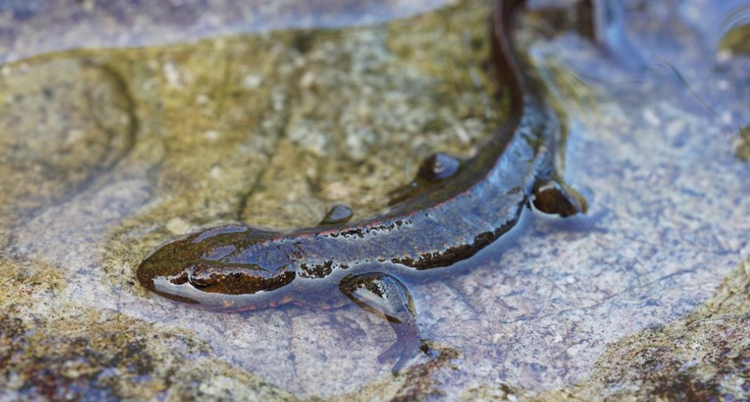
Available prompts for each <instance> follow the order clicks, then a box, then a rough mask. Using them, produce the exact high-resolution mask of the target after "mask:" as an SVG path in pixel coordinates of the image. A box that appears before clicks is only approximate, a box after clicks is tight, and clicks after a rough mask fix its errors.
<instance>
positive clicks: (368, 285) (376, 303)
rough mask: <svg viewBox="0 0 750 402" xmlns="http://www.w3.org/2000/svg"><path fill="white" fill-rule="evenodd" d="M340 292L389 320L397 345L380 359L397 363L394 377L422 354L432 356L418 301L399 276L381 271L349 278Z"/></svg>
mask: <svg viewBox="0 0 750 402" xmlns="http://www.w3.org/2000/svg"><path fill="white" fill-rule="evenodd" d="M339 289H340V290H341V292H342V293H343V294H344V295H346V297H348V298H349V299H350V300H352V301H353V302H354V303H356V304H357V305H358V306H360V307H362V308H363V309H365V310H367V311H369V312H371V313H373V314H376V315H379V316H381V317H383V318H385V319H386V320H388V323H389V324H390V325H391V328H393V330H394V331H395V332H396V343H394V344H393V345H392V346H391V347H390V348H389V349H388V350H386V351H385V352H383V353H382V354H381V355H380V356H378V360H379V361H380V362H381V363H382V362H385V361H388V360H396V363H395V364H394V365H393V369H392V372H393V374H394V375H398V373H399V372H400V371H401V369H402V368H403V367H404V366H405V365H406V363H408V362H409V361H410V360H412V359H413V358H415V357H416V356H418V355H419V353H425V354H427V355H430V356H432V354H433V353H432V350H431V349H430V347H429V346H428V345H427V344H426V343H425V342H424V341H423V340H422V339H421V338H420V331H419V326H418V325H417V321H416V314H417V313H416V309H415V308H414V300H413V299H412V297H411V294H409V290H408V289H407V288H406V286H404V284H403V283H401V281H399V280H398V279H397V278H396V277H394V276H391V275H388V274H384V273H380V272H369V273H365V274H359V275H348V276H346V277H344V279H342V280H341V283H340V284H339Z"/></svg>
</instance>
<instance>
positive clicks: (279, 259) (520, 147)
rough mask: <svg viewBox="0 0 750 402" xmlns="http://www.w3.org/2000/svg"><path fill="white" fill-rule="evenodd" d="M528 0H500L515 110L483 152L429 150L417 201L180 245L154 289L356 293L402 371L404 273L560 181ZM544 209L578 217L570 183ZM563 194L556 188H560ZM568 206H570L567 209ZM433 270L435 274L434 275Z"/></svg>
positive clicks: (490, 237)
mask: <svg viewBox="0 0 750 402" xmlns="http://www.w3.org/2000/svg"><path fill="white" fill-rule="evenodd" d="M518 3H520V1H505V2H498V5H497V7H496V10H495V12H494V15H493V20H492V37H493V45H494V48H495V62H496V65H497V70H498V71H499V74H498V75H499V77H498V79H500V80H503V81H504V83H505V87H506V88H507V90H508V91H509V95H510V98H511V109H512V110H511V113H510V116H511V117H510V119H509V121H508V122H507V123H506V125H505V126H504V127H503V128H501V129H499V130H498V131H497V132H496V133H495V135H494V136H493V137H492V138H491V139H490V140H489V142H488V144H486V145H485V146H484V147H483V148H482V149H483V150H482V152H480V153H479V154H478V155H476V156H475V157H474V158H472V159H470V160H467V161H456V160H453V159H451V157H449V156H446V155H437V156H433V157H431V158H428V159H427V160H426V161H425V164H424V165H423V166H422V167H421V168H420V170H419V175H418V177H417V178H416V179H415V181H414V183H413V184H412V188H413V191H408V192H407V193H409V194H410V196H409V197H408V198H406V199H405V200H403V201H401V202H399V203H398V204H396V205H393V207H392V208H391V210H389V211H388V212H386V213H385V214H383V215H381V216H378V217H375V218H371V219H366V220H361V221H358V222H353V223H345V224H331V225H324V226H319V227H314V228H306V229H300V230H296V231H293V232H290V233H279V232H273V231H267V230H261V229H257V228H253V227H249V226H245V225H242V224H233V225H227V226H221V227H216V228H211V229H207V230H204V231H201V232H198V233H194V234H192V235H189V236H187V237H186V238H184V239H181V240H178V241H175V242H172V243H169V244H167V245H165V246H164V247H162V248H161V249H159V250H157V251H156V252H155V253H154V254H152V255H151V256H149V257H148V258H147V259H146V260H145V261H144V262H143V263H142V264H141V265H140V266H139V267H138V279H139V281H140V283H141V284H142V285H143V286H144V287H146V288H147V289H149V290H151V291H153V292H155V293H157V294H159V295H162V296H164V297H167V298H170V299H173V300H178V301H182V302H186V303H191V304H193V305H194V306H196V307H199V308H205V309H211V310H222V311H243V310H254V309H259V308H267V307H273V306H278V305H282V304H288V303H295V304H309V303H314V304H315V305H318V306H321V307H324V308H325V307H328V306H335V305H340V304H341V303H342V302H344V301H346V298H348V299H350V300H352V301H354V302H355V303H356V304H358V305H360V306H361V307H363V308H365V309H367V310H368V311H371V312H374V313H377V314H380V315H382V316H384V318H386V319H387V320H388V321H389V322H390V323H391V325H392V326H393V328H394V330H395V331H396V333H397V335H398V341H397V342H396V344H395V345H394V347H393V348H391V350H389V352H388V353H387V354H388V355H395V356H396V357H399V356H400V359H399V361H398V363H397V364H396V366H395V367H394V371H397V370H398V369H399V368H400V367H401V366H402V365H403V364H404V362H406V361H408V359H409V358H411V357H413V355H414V353H415V352H418V351H419V350H422V351H427V350H428V348H427V347H426V346H424V343H422V341H421V340H420V339H419V330H418V326H417V325H416V321H415V318H414V316H415V311H414V307H413V304H412V303H411V296H410V295H409V293H408V289H407V288H406V287H405V286H404V285H403V283H401V281H400V280H399V279H398V277H399V276H413V275H414V273H415V272H418V271H421V270H426V269H432V268H439V267H449V266H451V265H454V264H455V263H457V262H459V261H462V260H465V259H468V258H469V257H472V256H473V255H475V254H476V253H477V252H478V251H479V250H481V249H482V248H484V247H486V246H487V245H489V244H491V243H493V242H495V241H496V240H497V239H498V238H499V237H501V236H502V235H503V234H505V233H507V232H508V231H509V230H510V229H511V228H513V227H514V226H515V225H516V223H517V222H518V220H519V217H520V216H521V213H522V211H523V210H524V208H525V207H526V205H527V204H528V203H529V200H530V199H531V198H532V197H533V193H534V188H535V185H536V187H537V188H539V185H538V183H542V182H543V183H550V182H552V181H554V180H555V178H556V174H555V172H554V163H553V153H554V152H555V150H556V147H557V142H558V141H559V136H560V132H561V127H560V123H559V121H558V118H557V116H556V115H555V113H554V112H553V111H552V110H551V108H550V107H549V106H548V105H547V104H546V103H545V102H544V99H543V97H542V96H541V88H540V84H538V83H536V82H534V81H533V80H532V79H531V78H529V76H528V75H526V76H525V75H522V74H521V72H520V68H519V61H518V59H517V57H516V55H515V54H514V53H513V51H512V49H511V45H510V43H509V40H508V34H509V30H510V29H509V23H510V18H509V17H510V14H511V13H512V10H513V9H514V8H515V6H516V5H517V4H518ZM544 188H545V191H546V192H545V194H544V197H543V200H544V201H545V202H544V212H548V213H559V214H561V215H566V216H567V215H572V214H574V213H578V212H582V210H583V208H584V205H585V204H577V205H573V204H571V203H570V202H562V203H559V205H557V206H556V200H563V201H569V200H573V199H576V197H575V196H571V195H569V194H564V192H565V191H566V189H567V187H564V186H562V185H559V186H550V185H546V186H544ZM555 191H557V192H560V193H561V194H557V195H554V194H551V193H550V192H555ZM557 207H559V208H557ZM422 275H424V274H422Z"/></svg>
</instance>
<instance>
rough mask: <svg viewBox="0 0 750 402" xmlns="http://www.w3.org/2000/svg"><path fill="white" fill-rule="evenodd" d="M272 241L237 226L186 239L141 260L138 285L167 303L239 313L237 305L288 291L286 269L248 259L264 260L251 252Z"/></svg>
mask: <svg viewBox="0 0 750 402" xmlns="http://www.w3.org/2000/svg"><path fill="white" fill-rule="evenodd" d="M272 236H273V233H271V232H265V231H260V230H257V229H254V228H250V227H247V226H243V225H227V226H220V227H217V228H211V229H207V230H204V231H202V232H198V233H195V234H192V235H190V236H188V237H186V238H184V239H182V240H177V241H174V242H172V243H169V244H166V245H164V246H163V247H161V248H160V249H158V250H157V251H156V252H155V253H153V254H152V255H150V256H149V257H148V258H146V259H145V260H144V261H143V262H142V263H141V265H140V266H138V273H137V276H138V281H139V282H140V283H141V285H143V286H144V287H145V288H146V289H148V290H150V291H152V292H154V293H157V294H159V295H161V296H164V297H167V298H170V299H173V300H177V301H181V302H187V303H196V304H199V305H200V307H205V308H207V309H222V310H226V309H233V308H239V307H238V306H236V304H237V303H238V302H239V300H240V299H243V300H244V299H247V298H248V297H251V296H253V295H256V294H259V293H264V292H268V291H271V290H275V289H278V288H280V287H283V286H285V285H288V284H289V283H291V282H292V281H293V280H294V278H295V276H296V273H295V271H294V268H293V267H292V266H291V264H278V263H276V264H268V263H269V261H264V260H263V258H262V257H261V258H257V257H256V256H254V254H261V255H262V254H264V253H254V252H253V251H254V249H256V248H258V247H262V246H263V243H264V240H267V239H269V238H271V237H272ZM264 265H272V266H271V267H266V266H264ZM243 307H245V308H248V307H249V306H243Z"/></svg>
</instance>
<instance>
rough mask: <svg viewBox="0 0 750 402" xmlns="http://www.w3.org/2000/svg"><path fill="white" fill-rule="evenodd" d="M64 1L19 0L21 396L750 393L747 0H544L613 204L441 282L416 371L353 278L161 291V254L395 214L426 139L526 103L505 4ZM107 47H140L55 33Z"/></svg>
mask: <svg viewBox="0 0 750 402" xmlns="http://www.w3.org/2000/svg"><path fill="white" fill-rule="evenodd" d="M63 3H64V2H60V4H59V5H58V6H55V5H53V4H51V2H46V1H41V0H40V1H30V2H18V1H10V2H6V3H2V5H0V21H3V23H4V24H3V25H2V27H3V28H2V29H0V46H2V50H3V60H8V63H6V64H5V65H3V66H2V67H1V68H0V102H2V105H3V107H2V108H0V160H1V161H2V163H0V188H2V191H0V245H1V246H2V251H0V273H2V275H3V278H4V281H3V284H2V285H0V399H10V400H13V399H53V400H59V399H70V398H73V399H83V398H89V399H90V400H102V399H112V400H116V399H123V398H132V399H136V400H146V399H167V400H191V399H192V400H237V399H255V400H294V399H309V398H325V399H333V400H373V399H376V400H389V399H393V398H395V399H396V400H413V399H447V400H459V399H479V400H503V399H504V400H512V401H513V400H555V401H556V400H570V399H578V400H597V399H605V398H611V399H618V400H619V399H623V400H637V399H644V400H650V399H657V398H661V399H666V400H689V399H692V400H711V399H712V398H724V399H726V400H732V398H735V399H747V397H748V394H750V388H748V387H750V382H748V381H750V379H748V376H750V371H749V370H750V369H749V368H748V367H749V365H750V355H748V352H747V350H748V343H750V339H749V338H748V337H749V336H750V335H748V334H750V331H748V330H749V329H750V326H749V323H748V317H750V300H749V299H750V273H749V269H750V262H748V256H750V238H749V236H748V234H750V219H748V216H750V180H749V179H750V164H748V163H747V159H748V157H747V152H748V151H747V147H748V145H747V144H748V134H747V127H749V126H750V115H749V114H748V112H747V110H750V104H749V102H750V97H749V95H748V89H747V88H748V86H747V83H748V79H750V77H749V76H748V71H750V68H749V67H750V57H749V56H748V53H747V49H746V48H743V47H742V43H743V42H742V41H741V40H738V39H736V37H737V35H739V34H738V33H737V32H741V31H742V30H743V29H745V28H743V26H742V25H741V24H740V23H736V21H740V22H741V21H743V19H742V18H739V17H736V13H737V10H740V11H739V12H740V16H741V15H743V14H742V12H743V11H742V10H747V9H748V8H747V4H744V5H743V4H742V2H740V1H728V2H726V4H725V5H723V6H722V7H713V8H712V7H708V6H707V3H708V2H707V1H704V0H688V1H683V2H677V1H671V0H670V1H664V2H646V1H642V0H632V1H627V2H622V4H623V5H624V6H623V12H624V15H626V16H628V17H627V18H626V23H624V24H623V26H622V27H619V28H620V29H621V30H622V32H623V34H622V35H623V37H624V38H625V39H626V40H627V41H630V42H632V43H633V44H635V45H634V46H632V48H635V49H638V53H637V54H630V53H627V52H625V51H624V50H623V49H624V48H622V47H620V48H618V47H615V48H614V49H613V51H609V52H607V51H604V50H603V48H602V46H601V45H599V44H597V43H595V42H593V41H592V39H591V38H590V37H587V36H585V34H586V33H587V32H590V29H585V27H584V29H581V28H580V27H581V26H585V23H584V22H582V21H579V20H576V15H578V11H580V8H579V7H577V5H576V4H574V2H565V3H559V4H557V5H556V7H561V8H562V7H568V8H565V9H550V8H549V7H550V6H545V5H544V4H545V2H531V3H532V7H531V10H529V11H528V12H527V13H525V16H524V17H523V18H522V19H520V20H519V21H518V28H519V31H518V39H519V42H520V43H521V44H522V48H523V49H525V51H524V52H525V53H526V52H527V53H528V54H529V55H530V58H531V60H532V61H533V62H534V64H535V65H536V66H537V68H538V69H539V72H540V74H539V76H540V77H542V78H543V79H544V80H545V82H546V84H547V85H548V87H549V96H550V97H551V99H553V102H554V103H555V105H556V107H558V108H559V110H560V112H561V114H562V115H563V116H565V118H566V122H567V127H568V129H569V133H568V136H567V151H568V152H567V154H566V156H565V176H566V178H567V179H568V181H569V182H570V183H571V184H572V185H573V186H575V187H576V188H578V189H579V190H581V192H582V193H584V195H585V196H587V198H588V200H589V204H590V211H589V215H588V217H586V218H583V219H575V220H572V221H571V220H569V221H561V220H558V219H551V218H543V217H538V216H537V217H535V216H533V214H528V217H529V219H527V220H526V222H525V225H526V230H525V231H524V232H523V233H522V234H521V235H520V236H519V239H518V241H517V242H515V244H513V245H512V247H510V249H508V250H507V251H505V252H504V253H502V254H500V253H499V251H498V250H494V249H490V250H487V252H485V253H483V254H482V255H480V256H479V258H477V259H476V260H475V261H474V262H473V264H474V265H476V266H475V267H472V269H470V270H468V272H467V273H466V274H462V275H459V276H453V277H443V278H442V279H440V280H435V281H432V282H428V283H424V284H420V285H417V286H413V287H412V288H411V291H412V294H413V296H414V298H415V302H416V306H417V310H418V311H419V316H418V322H419V324H420V326H421V328H422V329H423V335H424V336H425V337H426V338H428V339H430V340H431V342H432V344H433V345H434V347H435V348H436V350H438V351H439V356H438V357H437V358H435V359H432V360H430V359H428V358H427V357H424V356H422V357H420V358H418V359H417V360H415V361H414V362H413V363H412V364H411V366H410V368H409V369H408V370H407V371H406V372H405V373H404V374H403V375H401V376H399V377H393V376H392V375H391V374H390V365H389V364H388V363H384V364H381V363H378V361H377V355H378V354H379V353H381V352H382V351H384V350H385V349H387V347H388V346H390V344H391V343H392V342H393V340H394V338H395V335H394V334H393V333H392V332H391V330H390V328H389V327H388V325H387V324H386V323H385V322H383V321H382V320H381V319H379V318H378V317H376V316H374V315H371V314H368V313H366V312H364V311H362V310H361V309H359V308H357V307H355V306H351V307H344V308H340V309H336V310H332V311H318V310H315V309H311V308H296V307H295V308H286V309H270V310H262V311H256V312H251V313H247V314H220V313H209V312H205V311H200V310H197V309H193V308H190V307H189V306H185V305H179V304H175V303H172V302H170V301H167V300H164V299H161V298H159V297H157V296H154V295H152V294H149V293H148V292H146V291H145V290H144V289H143V288H141V287H140V285H138V283H137V281H136V280H135V268H136V267H137V265H138V264H139V263H140V261H141V260H142V259H143V258H144V257H145V256H146V255H148V253H149V252H151V251H153V250H154V249H155V248H156V247H157V246H159V245H160V244H163V243H164V242H167V241H169V240H172V239H174V238H176V237H178V236H180V235H182V234H186V233H189V232H191V231H193V230H195V229H197V228H199V227H202V226H206V225H214V224H217V223H221V222H231V221H238V220H239V221H244V222H246V223H249V224H252V225H256V226H266V227H274V228H293V227H300V226H310V225H315V224H317V223H318V222H320V221H321V219H322V218H323V217H324V216H325V214H326V212H327V210H328V208H329V207H330V206H332V205H334V204H336V203H345V204H347V205H349V206H351V207H352V210H353V212H354V219H358V218H362V217H365V216H370V215H373V214H376V213H378V212H379V211H382V209H383V208H384V207H385V206H386V204H387V201H388V193H389V192H390V191H392V190H394V189H396V188H397V187H398V186H400V185H403V184H404V183H407V182H408V181H409V180H410V179H411V178H412V177H413V176H414V174H416V172H417V169H418V166H419V162H420V161H421V160H422V159H423V158H424V157H425V156H427V155H429V154H430V153H433V152H437V151H445V152H449V153H451V154H457V155H470V154H472V153H474V152H477V150H478V149H479V148H480V147H481V143H482V140H483V139H484V138H486V137H487V136H489V135H491V133H492V131H493V129H494V128H496V127H498V126H499V125H500V124H501V123H502V121H503V119H504V117H505V116H504V113H503V110H504V107H503V104H502V101H500V102H498V101H496V100H495V99H497V98H496V97H495V95H496V94H497V93H500V94H502V88H497V87H496V85H495V84H493V81H492V74H493V71H492V67H491V65H492V63H491V62H490V44H489V40H488V36H487V32H488V27H487V22H486V21H487V10H488V9H487V8H486V7H485V6H484V5H483V4H484V3H483V2H482V1H479V0H477V1H471V0H466V1H464V2H453V3H451V4H450V5H449V6H446V7H445V8H440V7H441V6H445V4H444V2H439V1H436V2H409V4H410V6H408V7H407V6H404V5H403V4H401V3H399V2H367V3H368V6H367V7H365V6H362V7H363V8H362V9H356V8H355V9H353V11H352V7H351V4H350V5H349V7H348V8H347V6H346V4H345V3H346V2H343V1H342V2H340V4H339V3H336V2H334V1H330V2H323V1H321V2H318V3H316V2H310V4H311V5H315V7H318V8H316V10H321V11H320V12H319V13H312V14H314V15H316V16H317V17H309V19H308V20H305V21H304V23H301V22H300V21H299V19H295V18H294V16H295V15H310V13H301V14H294V13H293V12H292V11H291V10H293V8H289V7H286V8H285V7H283V6H281V5H279V6H274V5H276V4H281V3H279V2H266V3H263V2H260V1H257V2H256V3H258V4H259V5H263V8H258V9H257V10H263V13H266V14H262V13H260V11H258V13H260V14H262V15H264V16H266V17H264V18H260V17H258V15H259V14H252V13H243V12H239V11H238V9H234V8H232V7H230V6H229V5H222V3H223V2H217V4H218V5H217V6H216V7H214V8H212V9H211V11H210V12H208V14H206V18H205V19H200V18H197V17H195V15H196V13H197V12H196V11H195V10H196V7H199V4H198V2H190V1H185V2H169V3H170V4H171V5H172V7H174V10H173V11H175V12H173V13H162V14H159V13H158V12H149V11H154V10H146V9H145V8H147V7H151V6H141V7H143V9H138V8H133V9H130V8H128V7H135V6H133V5H130V6H126V5H122V6H121V7H123V9H113V8H112V6H106V5H103V3H102V2H96V1H83V2H75V3H76V4H75V5H72V3H71V4H63ZM164 3H165V4H166V2H164ZM194 3H195V4H194ZM349 3H351V2H349ZM546 3H549V2H546ZM123 4H125V3H123ZM399 4H401V5H399ZM404 4H405V3H404ZM416 4H418V5H416ZM722 4H724V3H722ZM743 6H744V8H743ZM58 7H59V8H58ZM181 7H184V8H181ZM347 10H349V11H347ZM424 10H433V11H431V12H429V13H426V14H419V15H416V16H414V15H413V14H415V13H418V12H419V11H424ZM157 11H158V10H157ZM298 11H299V10H298ZM71 13H72V14H71ZM76 13H78V14H76ZM139 13H143V14H139ZM368 13H371V14H368ZM372 13H374V14H372ZM58 14H59V15H58ZM71 15H77V16H78V17H76V18H75V20H79V21H83V22H81V23H80V24H75V25H76V27H77V28H76V29H74V30H69V32H70V33H69V35H68V36H62V35H58V33H59V32H62V31H65V30H64V29H63V28H60V27H61V26H62V27H64V26H65V24H68V26H70V24H73V23H72V22H71V21H70V20H68V18H71ZM139 15H143V16H145V15H150V16H152V17H149V18H146V17H139ZM332 15H334V16H337V17H336V18H332V17H331V16H332ZM368 15H370V17H369V19H368V17H367V16H368ZM159 16H161V17H159ZM169 16H172V17H169ZM290 16H291V17H290ZM347 16H348V17H349V18H350V19H347V18H345V17H347ZM399 16H400V17H404V18H396V19H395V20H394V21H392V22H390V23H387V24H375V25H373V26H370V27H350V28H345V29H325V30H310V29H304V30H294V29H289V28H295V27H300V26H301V27H304V28H311V27H321V26H330V25H331V22H330V21H333V20H335V21H349V22H348V23H350V24H357V23H362V22H363V21H380V20H383V19H388V18H395V17H399ZM551 16H552V17H554V18H550V17H551ZM727 16H730V17H731V16H735V17H731V18H730V19H729V21H730V23H725V21H727V20H728V19H727V18H729V17H727ZM208 17H211V18H208ZM160 18H161V19H160ZM169 18H174V20H173V21H171V20H169ZM221 18H226V19H227V21H229V22H231V23H229V22H228V23H227V24H221V23H217V22H216V21H221ZM732 18H733V19H732ZM735 20H736V21H735ZM258 21H262V23H260V22H258ZM279 21H281V22H279ZM731 21H735V22H731ZM135 22H138V24H140V25H138V24H136V25H137V26H139V27H140V28H139V29H141V34H140V35H138V34H137V33H136V34H132V33H131V34H132V35H133V36H134V37H133V38H129V37H128V33H127V32H126V30H125V29H124V28H123V27H125V26H129V25H132V24H133V23H135ZM157 22H158V24H157ZM274 22H276V23H277V25H275V27H277V28H278V29H272V28H274V25H273V24H274ZM202 24H204V25H202ZM264 24H266V25H264ZM339 25H340V23H339ZM45 26H49V27H50V28H48V30H45V29H41V28H40V27H45ZM155 26H159V27H161V28H160V29H162V30H163V32H162V34H160V35H151V36H149V35H146V34H143V32H146V33H148V32H154V31H153V30H154V29H155V28H154V27H155ZM92 27H93V28H92ZM97 27H99V28H101V27H106V28H107V29H106V30H105V32H108V33H110V32H111V35H110V34H106V35H101V36H99V37H97V38H96V39H92V38H91V35H89V34H88V33H89V32H90V31H87V29H89V30H92V29H97ZM178 27H184V29H186V31H185V32H187V33H186V34H184V35H183V36H181V35H180V33H179V32H180V31H179V29H178ZM216 27H220V28H221V29H219V28H216ZM561 27H563V28H565V29H562V28H561ZM727 27H731V28H732V29H725V28H727ZM251 31H252V32H254V33H252V34H251V35H245V36H238V35H228V34H237V33H242V32H251ZM255 31H264V32H255ZM27 32H33V35H32V34H28V35H27V34H26V33H27ZM65 32H68V31H65ZM123 32H124V33H123ZM45 34H46V35H47V36H45ZM218 34H222V35H225V36H216V35H218ZM76 35H78V36H76ZM204 37H208V38H207V39H202V40H198V39H200V38H204ZM180 38H188V39H192V40H193V41H189V42H187V43H176V44H171V45H165V43H173V42H177V41H179V39H180ZM149 40H151V41H149ZM92 41H93V42H92ZM128 44H130V45H147V46H145V47H140V48H134V49H129V48H124V47H123V46H124V45H128ZM90 46H105V47H117V48H113V49H106V50H102V49H100V50H91V49H89V50H74V51H67V52H62V53H46V52H48V51H50V50H60V49H68V48H76V47H90ZM35 49H36V50H35ZM28 56H33V57H31V58H28V59H21V58H22V57H28ZM618 57H619V58H620V62H618ZM623 58H627V60H629V61H628V62H622V60H623ZM501 99H502V98H501ZM446 224H449V222H447V223H446Z"/></svg>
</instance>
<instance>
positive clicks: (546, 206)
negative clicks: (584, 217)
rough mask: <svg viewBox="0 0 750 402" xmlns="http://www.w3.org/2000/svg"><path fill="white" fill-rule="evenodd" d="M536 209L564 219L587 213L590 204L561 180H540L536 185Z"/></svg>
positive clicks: (534, 201)
mask: <svg viewBox="0 0 750 402" xmlns="http://www.w3.org/2000/svg"><path fill="white" fill-rule="evenodd" d="M533 203H534V207H536V209H538V210H539V211H541V212H543V213H545V214H551V215H559V216H561V217H563V218H565V217H568V216H573V215H577V214H583V213H586V210H587V209H588V203H587V202H586V199H585V198H583V196H582V195H581V194H580V193H578V191H576V190H575V189H574V188H572V187H570V186H569V185H567V184H565V183H563V182H562V181H561V180H554V179H551V180H540V181H538V182H537V183H536V184H535V185H534V200H533Z"/></svg>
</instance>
